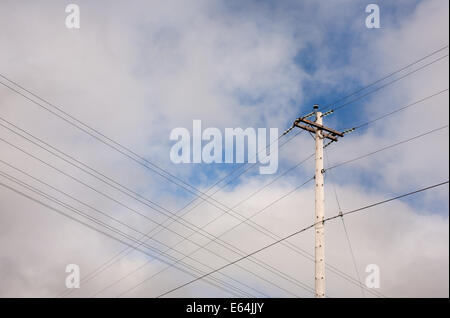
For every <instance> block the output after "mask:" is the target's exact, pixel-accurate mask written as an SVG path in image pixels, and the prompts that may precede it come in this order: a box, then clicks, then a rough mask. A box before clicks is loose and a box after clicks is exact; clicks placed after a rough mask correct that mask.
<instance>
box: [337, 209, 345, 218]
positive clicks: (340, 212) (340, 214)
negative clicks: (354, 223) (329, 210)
mask: <svg viewBox="0 0 450 318" xmlns="http://www.w3.org/2000/svg"><path fill="white" fill-rule="evenodd" d="M338 216H340V217H341V218H342V217H344V214H343V213H342V211H341V210H339V213H338Z"/></svg>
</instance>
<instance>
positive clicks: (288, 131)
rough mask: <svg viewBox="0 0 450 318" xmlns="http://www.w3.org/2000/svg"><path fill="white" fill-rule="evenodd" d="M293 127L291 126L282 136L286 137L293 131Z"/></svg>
mask: <svg viewBox="0 0 450 318" xmlns="http://www.w3.org/2000/svg"><path fill="white" fill-rule="evenodd" d="M294 127H295V125H292V127H290V128H289V129H287V130H286V131H285V132H284V133H283V135H282V136H284V135H287V134H289V133H290V132H291V130H292V129H294Z"/></svg>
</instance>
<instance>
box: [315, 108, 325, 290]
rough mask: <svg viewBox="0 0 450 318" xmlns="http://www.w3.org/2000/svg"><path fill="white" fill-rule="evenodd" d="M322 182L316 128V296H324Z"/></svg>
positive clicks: (319, 135)
mask: <svg viewBox="0 0 450 318" xmlns="http://www.w3.org/2000/svg"><path fill="white" fill-rule="evenodd" d="M314 109H315V110H316V123H317V124H319V125H322V113H321V112H319V111H317V109H318V106H317V105H314ZM324 210H325V200H324V184H323V131H322V130H321V129H318V128H317V129H316V171H315V219H314V221H315V224H316V225H315V287H316V297H317V298H324V297H325V233H324V224H323V220H324Z"/></svg>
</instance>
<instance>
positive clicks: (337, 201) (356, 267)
mask: <svg viewBox="0 0 450 318" xmlns="http://www.w3.org/2000/svg"><path fill="white" fill-rule="evenodd" d="M325 153H326V155H327V156H326V160H327V164H328V165H330V159H329V157H330V156H329V155H328V150H327V149H326V148H325ZM331 174H332V171H330V175H331ZM325 176H326V175H325ZM332 187H333V192H334V197H335V199H336V203H337V206H338V209H339V211H338V212H339V214H341V213H342V207H341V203H340V202H339V198H338V194H337V190H336V186H335V184H334V182H333V183H332ZM341 220H342V227H343V229H344V233H345V237H346V239H347V244H348V248H349V251H350V255H351V257H352V262H353V267H354V269H355V273H356V277H357V278H358V282H359V283H360V285H361V286H360V288H361V294H362V296H363V298H364V297H365V294H364V288H363V287H362V286H363V284H362V281H361V276H360V275H359V270H358V265H357V262H356V257H355V253H354V252H353V247H352V242H351V240H350V236H349V234H348V231H347V226H346V225H345V221H344V217H342V218H341Z"/></svg>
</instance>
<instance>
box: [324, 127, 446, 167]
mask: <svg viewBox="0 0 450 318" xmlns="http://www.w3.org/2000/svg"><path fill="white" fill-rule="evenodd" d="M445 128H448V125H445V126H442V127H439V128H435V129H432V130H430V131H427V132H424V133H422V134H419V135H416V136H414V137H411V138H408V139H405V140H402V141H399V142H396V143H394V144H391V145H389V146H386V147H383V148H381V149H378V150H375V151H372V152H369V153H367V154H365V155H362V156H359V157H356V158H353V159H350V160H346V161H343V162H341V163H338V164H336V165H334V166H331V167H328V168H326V169H325V171H328V170H331V169H334V168H337V167H340V166H343V165H346V164H348V163H351V162H354V161H357V160H360V159H363V158H366V157H369V156H372V155H374V154H376V153H378V152H381V151H384V150H386V149H390V148H393V147H396V146H399V145H402V144H405V143H408V142H410V141H413V140H415V139H418V138H421V137H424V136H426V135H429V134H432V133H435V132H437V131H439V130H442V129H445Z"/></svg>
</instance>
